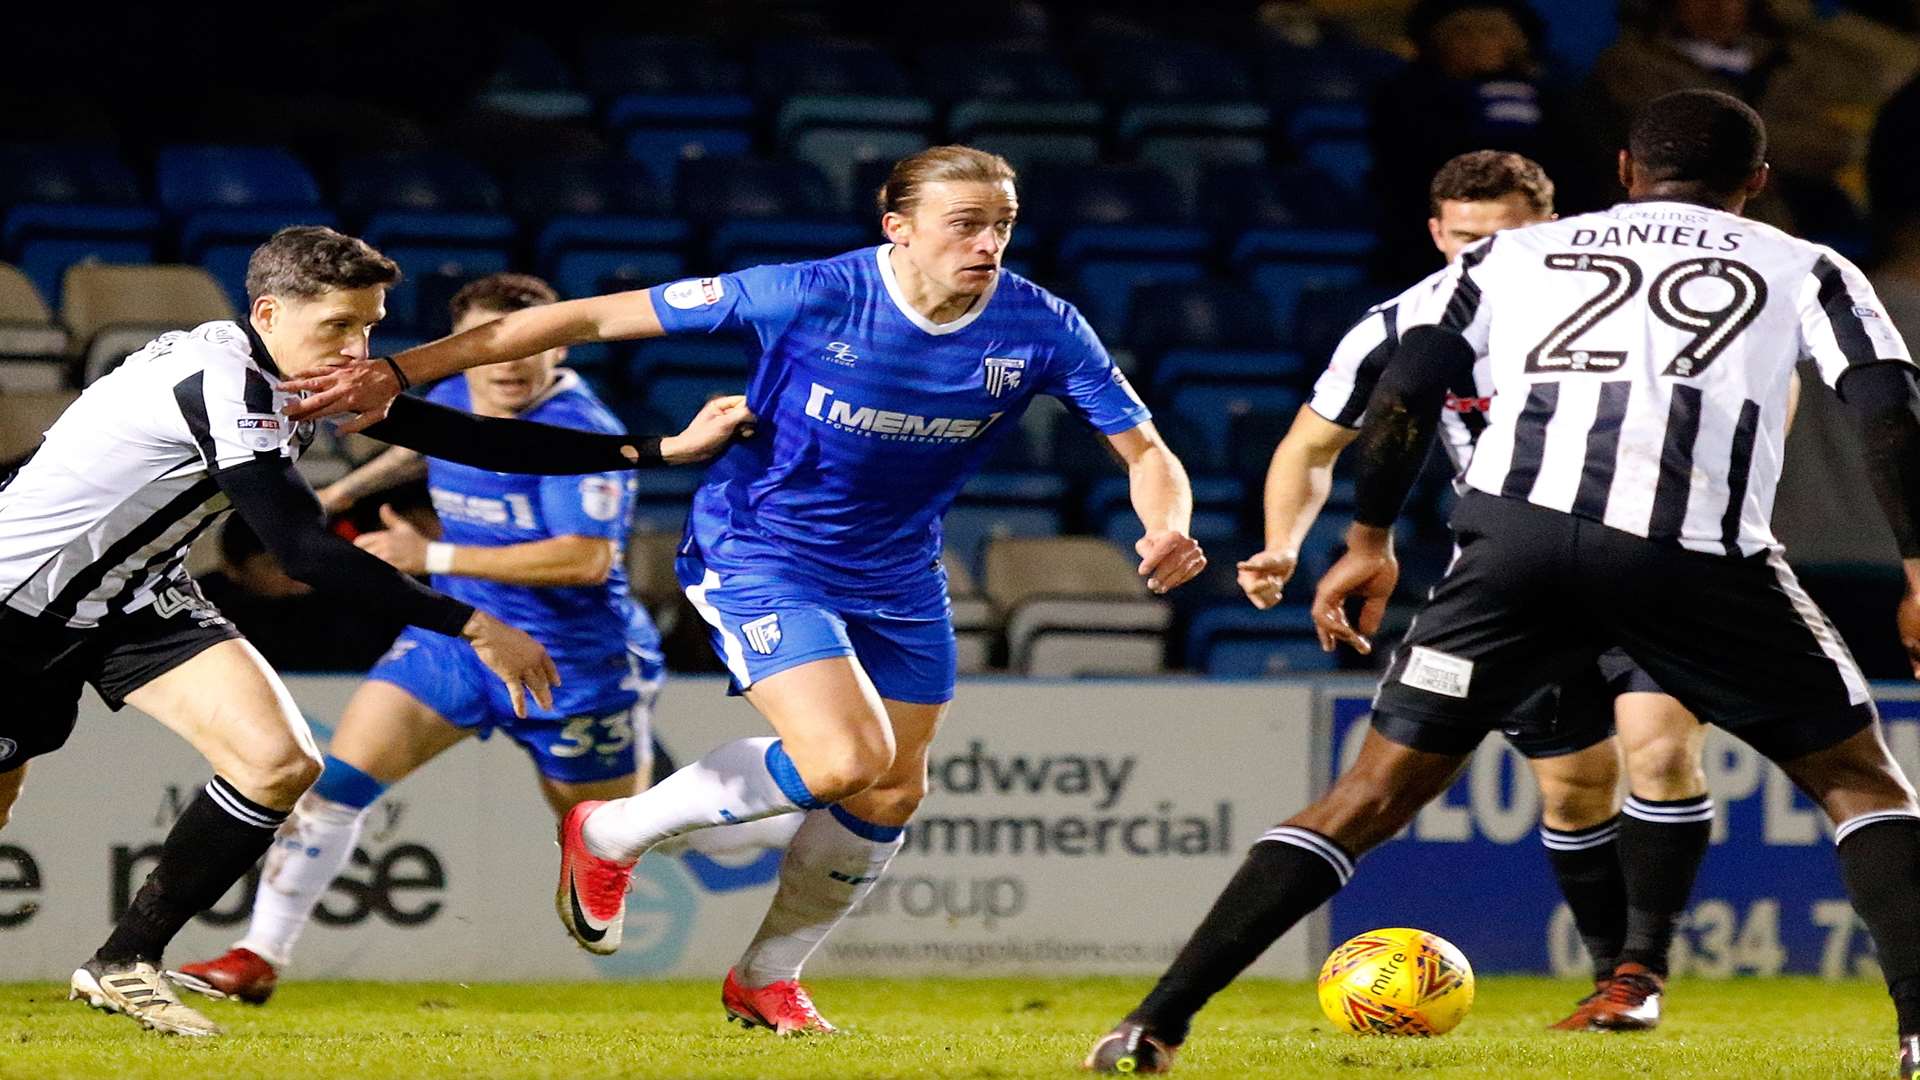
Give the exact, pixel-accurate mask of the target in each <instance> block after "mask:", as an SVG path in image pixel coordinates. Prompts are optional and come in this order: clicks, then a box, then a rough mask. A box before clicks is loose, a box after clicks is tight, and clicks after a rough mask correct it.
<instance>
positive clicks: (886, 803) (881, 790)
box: [861, 771, 927, 825]
mask: <svg viewBox="0 0 1920 1080" xmlns="http://www.w3.org/2000/svg"><path fill="white" fill-rule="evenodd" d="M926 797H927V776H926V773H925V772H924V771H923V772H922V773H921V774H920V775H919V776H918V777H913V778H906V779H895V778H888V779H884V780H882V781H880V782H879V783H877V784H875V785H873V786H872V787H870V788H868V789H867V790H866V792H865V794H864V796H863V797H862V799H861V804H862V808H863V809H864V810H866V812H867V815H868V816H871V817H872V819H873V820H875V821H879V822H882V823H885V824H889V825H892V824H905V823H906V821H907V820H908V819H910V818H912V817H913V815H914V813H915V812H916V811H918V810H919V809H920V803H921V801H922V800H923V799H925V798H926Z"/></svg>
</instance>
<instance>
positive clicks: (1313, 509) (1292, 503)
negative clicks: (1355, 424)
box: [1236, 405, 1357, 611]
mask: <svg viewBox="0 0 1920 1080" xmlns="http://www.w3.org/2000/svg"><path fill="white" fill-rule="evenodd" d="M1356 434H1357V433H1356V432H1355V431H1354V430H1353V429H1351V428H1346V427H1342V426H1341V425H1339V424H1336V423H1334V422H1333V421H1331V420H1328V419H1327V418H1325V417H1323V416H1321V415H1320V414H1319V413H1317V412H1314V411H1313V409H1312V408H1311V407H1309V406H1306V405H1302V406H1300V412H1299V414H1298V415H1296V416H1295V417H1294V418H1293V426H1291V427H1289V428H1288V429H1287V434H1286V437H1285V438H1283V439H1281V440H1280V445H1278V446H1276V447H1274V450H1273V461H1272V462H1271V463H1270V464H1268V466H1267V486H1266V494H1265V497H1264V498H1263V499H1262V505H1263V509H1264V512H1265V518H1266V537H1267V538H1266V547H1265V549H1264V550H1262V551H1260V552H1259V553H1257V554H1255V555H1253V556H1251V557H1250V558H1248V559H1246V560H1245V561H1243V562H1241V563H1240V564H1239V565H1238V566H1237V567H1236V569H1237V570H1238V575H1237V576H1238V579H1239V582H1240V591H1241V592H1244V593H1246V594H1247V600H1248V601H1249V602H1251V603H1252V604H1253V606H1254V607H1257V608H1260V609H1261V610H1263V611H1264V610H1265V609H1267V608H1270V607H1272V606H1274V605H1275V604H1278V603H1279V602H1280V596H1281V593H1282V592H1283V591H1284V590H1285V588H1286V585H1287V581H1288V580H1289V579H1290V578H1292V577H1293V572H1294V570H1295V569H1296V568H1297V567H1298V566H1299V563H1300V544H1301V542H1302V541H1303V540H1305V539H1306V535H1307V533H1308V531H1309V530H1311V529H1312V528H1313V523H1314V521H1315V520H1316V519H1317V518H1319V516H1320V509H1321V507H1324V506H1325V505H1326V504H1327V494H1328V492H1330V491H1331V490H1332V489H1333V465H1334V462H1336V461H1338V460H1339V458H1340V451H1342V450H1344V449H1346V447H1347V444H1348V443H1351V442H1352V441H1353V440H1354V436H1355V435H1356Z"/></svg>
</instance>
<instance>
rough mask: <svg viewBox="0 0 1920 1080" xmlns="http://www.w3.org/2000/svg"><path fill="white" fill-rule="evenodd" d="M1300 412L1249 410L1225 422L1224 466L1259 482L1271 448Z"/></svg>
mask: <svg viewBox="0 0 1920 1080" xmlns="http://www.w3.org/2000/svg"><path fill="white" fill-rule="evenodd" d="M1299 415H1300V414H1299V412H1298V410H1296V411H1294V412H1291V413H1276V412H1250V413H1246V414H1244V415H1241V416H1236V417H1234V418H1233V419H1232V420H1231V421H1229V422H1228V424H1227V470H1228V471H1229V472H1231V473H1232V474H1233V475H1235V476H1238V477H1241V478H1242V479H1244V480H1246V481H1247V482H1248V483H1250V484H1255V485H1257V484H1259V483H1260V482H1261V481H1262V480H1263V479H1264V478H1265V477H1266V475H1267V468H1268V466H1270V465H1271V464H1272V463H1273V449H1274V447H1276V446H1279V445H1280V440H1281V439H1284V438H1286V436H1287V430H1288V429H1289V428H1291V427H1292V426H1293V421H1294V419H1295V418H1296V417H1298V416H1299Z"/></svg>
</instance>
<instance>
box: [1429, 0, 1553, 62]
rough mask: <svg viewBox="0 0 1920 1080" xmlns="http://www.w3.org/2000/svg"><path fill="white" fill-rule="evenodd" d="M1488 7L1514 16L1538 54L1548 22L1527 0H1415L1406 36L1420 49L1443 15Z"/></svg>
mask: <svg viewBox="0 0 1920 1080" xmlns="http://www.w3.org/2000/svg"><path fill="white" fill-rule="evenodd" d="M1484 9H1491V10H1494V11H1504V12H1506V13H1507V14H1508V15H1509V16H1511V17H1512V18H1513V21H1514V23H1515V25H1517V26H1519V27H1520V32H1521V33H1522V34H1524V35H1526V38H1527V44H1528V45H1529V46H1531V47H1532V49H1533V50H1534V52H1535V53H1536V54H1537V53H1538V52H1539V51H1540V47H1541V45H1542V44H1543V43H1544V42H1545V41H1546V37H1547V24H1546V23H1545V21H1543V20H1542V19H1541V18H1540V13H1539V12H1538V11H1535V10H1534V9H1533V5H1532V4H1530V3H1528V2H1527V0H1417V2H1416V3H1415V4H1414V5H1413V10H1412V11H1410V12H1408V13H1407V36H1408V37H1410V38H1412V39H1413V43H1414V44H1415V45H1417V46H1419V47H1420V48H1421V49H1426V48H1428V47H1429V46H1430V45H1431V44H1432V38H1433V28H1434V27H1435V26H1438V25H1439V24H1440V22H1441V21H1442V20H1443V19H1446V18H1447V17H1448V16H1451V15H1458V14H1459V13H1460V12H1463V11H1479V10H1484Z"/></svg>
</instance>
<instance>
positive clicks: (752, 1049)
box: [0, 978, 1894, 1080]
mask: <svg viewBox="0 0 1920 1080" xmlns="http://www.w3.org/2000/svg"><path fill="white" fill-rule="evenodd" d="M1147 985H1148V980H1146V979H1140V978H1133V979H1072V980H1067V979H1062V980H1037V979H990V980H978V981H971V980H967V981H962V980H938V981H934V980H928V981H915V980H854V979H826V980H821V981H819V982H818V983H815V984H813V988H814V997H815V1000H816V1001H817V1002H818V1003H819V1004H820V1006H821V1009H822V1011H823V1012H825V1013H826V1014H827V1015H828V1016H829V1017H831V1018H832V1019H833V1020H834V1021H835V1022H836V1023H838V1024H840V1025H841V1027H842V1028H843V1030H844V1031H845V1032H846V1034H845V1035H842V1036H840V1037H836V1038H830V1039H789V1040H777V1039H774V1038H772V1037H770V1036H768V1035H767V1034H766V1033H765V1032H745V1031H741V1030H740V1029H739V1028H737V1027H732V1026H729V1025H726V1024H725V1023H723V1017H722V1014H721V1011H720V1006H719V980H718V979H717V978H716V979H714V980H711V981H709V982H700V983H686V982H678V983H587V984H582V983H569V984H564V985H559V984H524V985H504V984H493V985H461V984H457V983H411V984H407V983H299V982H294V983H289V984H288V985H286V986H283V987H282V988H281V990H280V993H279V995H278V996H277V997H276V998H275V999H274V1001H273V1004H271V1005H269V1006H267V1007H266V1008H264V1009H256V1008H251V1007H247V1006H242V1005H238V1004H232V1003H227V1002H204V1003H203V1002H201V1001H200V1000H198V999H193V998H192V997H191V996H189V1000H192V1001H194V1002H195V1004H205V1006H206V1011H207V1012H208V1013H209V1014H210V1015H211V1016H213V1018H214V1019H215V1020H216V1021H218V1022H219V1023H221V1024H223V1025H225V1026H226V1027H227V1030H228V1034H227V1035H226V1036H225V1037H224V1038H220V1039H213V1040H206V1041H189V1040H185V1039H178V1038H166V1037H161V1036H157V1035H153V1034H151V1033H149V1032H145V1031H142V1030H140V1029H139V1028H138V1027H137V1026H136V1025H135V1024H134V1023H133V1022H131V1021H129V1020H127V1019H125V1018H123V1017H112V1016H106V1015H103V1014H100V1013H96V1012H93V1011H92V1010H89V1009H86V1008H84V1007H83V1006H81V1005H79V1004H78V1003H70V1002H68V1001H66V1000H65V998H66V988H65V987H56V986H54V985H52V984H45V983H36V984H5V985H0V1077H4V1078H6V1080H55V1078H67V1077H114V1078H116V1080H121V1078H124V1080H137V1078H146V1077H151V1078H155V1080H181V1078H200V1080H254V1078H260V1080H267V1078H272V1080H298V1078H306V1077H313V1078H319V1080H347V1078H360V1077H406V1078H409V1080H416V1078H440V1077H463V1078H464V1077H550V1078H554V1080H563V1078H564V1080H588V1078H596V1077H661V1078H669V1077H670V1078H674V1080H681V1078H686V1080H695V1078H717V1077H729V1078H733V1077H765V1078H767V1080H814V1078H818V1080H854V1078H863V1077H901V1078H905V1077H915V1078H919V1077H952V1078H981V1080H986V1078H995V1080H1000V1078H1009V1080H1010V1078H1015V1077H1071V1076H1077V1075H1081V1074H1079V1073H1078V1072H1077V1071H1076V1066H1077V1064H1078V1062H1079V1060H1080V1057H1081V1055H1082V1054H1084V1053H1085V1052H1086V1049H1087V1046H1088V1045H1089V1044H1090V1043H1091V1042H1092V1041H1093V1039H1094V1038H1095V1037H1096V1036H1097V1035H1099V1034H1101V1033H1102V1032H1104V1031H1106V1030H1107V1028H1108V1027H1109V1026H1110V1025H1111V1024H1112V1023H1113V1022H1114V1021H1115V1020H1117V1019H1118V1018H1119V1017H1120V1016H1121V1015H1122V1014H1123V1013H1124V1012H1125V1011H1126V1010H1127V1009H1128V1008H1129V1007H1131V1006H1132V1005H1133V1003H1134V1002H1135V1001H1137V1000H1138V998H1139V995H1140V994H1141V992H1143V991H1144V990H1145V988H1146V986H1147ZM1585 989H1586V988H1585V987H1583V986H1581V985H1579V984H1576V983H1573V982H1566V981H1555V980H1550V979H1524V978H1483V979H1481V980H1480V983H1479V1000H1478V1001H1477V1002H1476V1003H1475V1005H1474V1011H1473V1013H1472V1014H1471V1015H1470V1016H1468V1018H1467V1020H1466V1022H1465V1023H1464V1024H1462V1025H1461V1027H1460V1028H1459V1030H1457V1031H1455V1032H1454V1033H1453V1034H1451V1035H1447V1036H1445V1037H1442V1038H1438V1039H1425V1040H1419V1039H1404V1040H1403V1039H1360V1038H1355V1037H1352V1036H1348V1035H1342V1034H1337V1033H1335V1032H1333V1031H1332V1030H1330V1029H1329V1027H1328V1025H1327V1024H1326V1022H1325V1021H1324V1020H1323V1019H1322V1018H1321V1016H1320V1013H1319V1009H1318V1007H1317V1006H1316V1005H1315V1002H1314V997H1313V991H1312V987H1311V986H1310V985H1307V984H1304V983H1280V982H1258V981H1249V982H1247V983H1245V984H1242V985H1239V986H1235V987H1233V988H1232V989H1230V990H1228V991H1227V992H1226V993H1225V994H1223V995H1221V997H1220V998H1219V999H1218V1000H1217V1001H1216V1002H1215V1003H1214V1004H1213V1006H1212V1007H1211V1008H1209V1009H1208V1010H1207V1011H1206V1012H1205V1013H1203V1014H1202V1015H1201V1018H1200V1021H1201V1022H1200V1023H1199V1025H1198V1026H1197V1027H1196V1028H1195V1031H1194V1034H1193V1037H1192V1039H1191V1040H1190V1041H1189V1043H1188V1046H1187V1049H1186V1050H1184V1051H1183V1052H1182V1055H1181V1058H1180V1064H1179V1067H1178V1068H1177V1069H1176V1070H1175V1075H1177V1076H1185V1077H1192V1078H1195V1080H1200V1078H1203V1077H1248V1076H1273V1077H1287V1078H1290V1080H1292V1078H1322V1077H1337V1078H1342V1080H1353V1078H1359V1077H1371V1076H1379V1075H1386V1074H1392V1075H1396V1076H1402V1077H1413V1078H1419V1080H1425V1078H1428V1077H1432V1078H1435V1080H1438V1078H1443V1077H1444V1078H1455V1077H1500V1078H1503V1080H1504V1078H1509V1077H1515V1078H1518V1077H1527V1078H1533V1077H1538V1078H1547V1077H1553V1078H1561V1077H1588V1076H1592V1077H1622V1076H1625V1077H1658V1078H1661V1080H1691V1078H1705V1077H1740V1078H1742V1080H1751V1078H1754V1077H1821V1078H1829V1080H1831V1078H1841V1077H1885V1076H1890V1075H1892V1072H1893V1064H1894V1062H1893V1052H1894V1040H1893V1037H1892V1029H1893V1009H1892V1006H1891V1005H1890V1004H1889V1002H1888V1001H1887V997H1886V993H1885V991H1884V989H1883V988H1882V987H1881V986H1880V984H1879V983H1877V982H1875V983H1865V982H1842V983H1831V982H1820V981H1817V980H1813V979H1768V980H1747V981H1735V982H1700V981H1682V982H1680V983H1678V984H1677V985H1676V986H1675V988H1674V989H1675V993H1673V994H1672V995H1670V997H1669V999H1668V1006H1669V1014H1670V1018H1669V1019H1668V1021H1667V1023H1666V1024H1665V1026H1663V1027H1662V1028H1661V1029H1660V1030H1659V1031H1657V1032H1654V1033H1651V1034H1647V1035H1591V1034H1577V1035H1569V1034H1561V1033H1557V1032H1547V1031H1543V1030H1541V1029H1542V1027H1543V1026H1544V1025H1545V1024H1547V1023H1548V1022H1550V1021H1552V1020H1556V1019H1558V1018H1559V1017H1560V1016H1562V1015H1563V1014H1564V1013H1565V1012H1566V1010H1567V1006H1568V1005H1569V1004H1570V1003H1571V1002H1572V1001H1573V1000H1574V999H1575V998H1576V997H1578V996H1579V995H1580V994H1581V993H1583V992H1584V990H1585Z"/></svg>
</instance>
